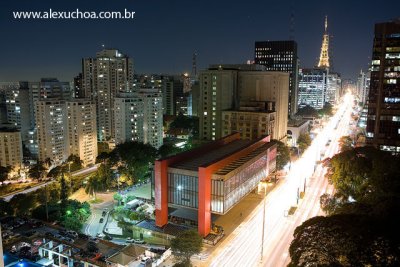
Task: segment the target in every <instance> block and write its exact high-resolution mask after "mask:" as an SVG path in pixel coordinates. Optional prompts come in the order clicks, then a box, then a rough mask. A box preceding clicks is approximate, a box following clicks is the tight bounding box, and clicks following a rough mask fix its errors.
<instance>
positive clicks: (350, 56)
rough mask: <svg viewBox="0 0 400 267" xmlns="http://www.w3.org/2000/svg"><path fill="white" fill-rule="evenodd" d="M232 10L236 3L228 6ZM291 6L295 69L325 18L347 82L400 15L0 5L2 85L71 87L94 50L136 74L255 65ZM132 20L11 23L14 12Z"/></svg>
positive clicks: (343, 5) (340, 9)
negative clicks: (44, 80)
mask: <svg viewBox="0 0 400 267" xmlns="http://www.w3.org/2000/svg"><path fill="white" fill-rule="evenodd" d="M235 2H237V3H240V5H239V4H235ZM291 6H293V10H294V14H295V19H294V20H295V24H294V29H295V32H294V39H295V40H296V41H297V42H298V51H299V57H300V65H301V67H312V66H313V65H314V64H315V63H316V60H317V58H318V56H319V52H320V51H319V50H320V46H321V41H322V34H323V23H324V16H325V15H328V20H329V32H330V34H331V35H332V36H333V37H332V39H331V46H332V49H331V51H332V54H331V58H332V59H333V61H332V64H333V66H334V70H335V71H337V72H340V73H342V76H343V77H344V78H355V77H356V75H357V73H358V72H359V71H360V69H361V68H363V69H366V67H367V64H368V62H369V57H370V56H371V48H372V38H373V29H374V23H376V22H382V21H387V20H390V19H393V18H396V17H399V16H400V1H398V0H392V1H388V0H379V1H378V0H375V1H372V0H365V1H351V0H347V1H317V0H307V1H295V0H292V1H282V0H281V1H271V0H264V1H252V0H247V1H225V0H214V1H209V0H202V1H189V0H186V1H178V0H175V1H174V0H170V1H166V0H158V1H153V0H142V1H133V0H130V1H129V0H116V1H110V0H90V1H89V0H79V1H76V0H68V1H67V0H64V1H61V0H53V1H49V0H36V1H32V0H24V1H22V0H12V1H10V0H1V2H0V29H1V41H0V48H1V50H0V51H1V54H2V55H1V61H0V62H1V64H0V81H17V80H32V81H33V80H38V79H39V78H41V77H58V78H59V79H60V80H65V81H70V80H72V78H73V77H74V76H76V75H77V74H78V73H79V72H80V71H81V58H83V57H94V56H95V54H96V52H97V51H99V50H101V45H102V44H105V45H106V47H113V48H118V49H120V50H121V52H122V53H125V54H128V55H129V56H131V57H133V59H134V68H135V72H136V73H170V74H173V73H180V72H183V71H189V72H190V71H191V64H192V53H193V51H197V52H198V69H204V68H206V67H207V66H208V65H209V64H212V63H242V62H245V61H246V60H248V59H253V57H254V55H253V53H254V41H256V40H257V41H263V40H287V39H288V38H289V24H290V23H289V22H290V13H291ZM49 8H52V9H53V10H57V11H73V10H76V8H79V9H80V10H81V11H123V10H124V8H126V9H128V10H130V11H135V12H136V14H135V19H133V20H32V19H31V20H15V19H13V17H12V11H47V10H48V9H49Z"/></svg>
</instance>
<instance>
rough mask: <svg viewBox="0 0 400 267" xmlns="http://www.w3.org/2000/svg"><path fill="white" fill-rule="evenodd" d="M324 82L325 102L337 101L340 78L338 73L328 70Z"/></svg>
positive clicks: (332, 102)
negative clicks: (325, 83)
mask: <svg viewBox="0 0 400 267" xmlns="http://www.w3.org/2000/svg"><path fill="white" fill-rule="evenodd" d="M326 82H327V85H326V92H325V102H328V103H330V104H332V105H335V104H336V103H337V102H338V101H339V97H340V90H341V87H342V78H341V77H340V74H339V73H336V72H331V71H329V72H328V77H327V81H326Z"/></svg>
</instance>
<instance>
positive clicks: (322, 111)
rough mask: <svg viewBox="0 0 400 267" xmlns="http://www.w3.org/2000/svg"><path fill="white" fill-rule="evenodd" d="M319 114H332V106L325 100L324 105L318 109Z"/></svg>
mask: <svg viewBox="0 0 400 267" xmlns="http://www.w3.org/2000/svg"><path fill="white" fill-rule="evenodd" d="M319 114H320V115H321V116H332V115H333V106H332V104H331V103H328V102H325V104H324V107H323V108H322V109H320V110H319Z"/></svg>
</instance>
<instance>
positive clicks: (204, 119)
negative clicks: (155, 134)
mask: <svg viewBox="0 0 400 267" xmlns="http://www.w3.org/2000/svg"><path fill="white" fill-rule="evenodd" d="M288 97H289V74H288V73H284V72H272V71H265V67H264V66H260V65H214V66H213V65H211V66H210V68H209V69H208V70H205V71H201V72H200V93H199V101H198V102H199V103H198V116H199V122H200V125H199V131H200V133H199V134H200V138H201V139H205V140H216V139H218V138H221V137H222V136H223V124H222V111H225V110H238V109H239V107H240V102H244V103H249V102H271V103H272V104H271V108H270V110H269V111H276V116H275V120H276V125H275V131H274V133H273V136H274V138H275V139H278V140H281V139H283V138H285V136H286V127H287V117H288V108H287V105H288Z"/></svg>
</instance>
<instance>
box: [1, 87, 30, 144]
mask: <svg viewBox="0 0 400 267" xmlns="http://www.w3.org/2000/svg"><path fill="white" fill-rule="evenodd" d="M14 85H15V86H13V87H9V88H8V89H7V90H6V91H5V102H6V112H7V113H6V114H7V122H8V123H9V124H12V125H13V126H14V127H16V128H17V129H19V130H20V132H21V138H22V141H23V142H26V141H28V140H29V137H28V136H29V134H28V132H29V130H31V129H32V128H33V127H34V122H32V121H31V119H32V116H31V113H32V110H31V106H30V102H29V87H28V84H27V83H23V82H20V83H15V84H14Z"/></svg>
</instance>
